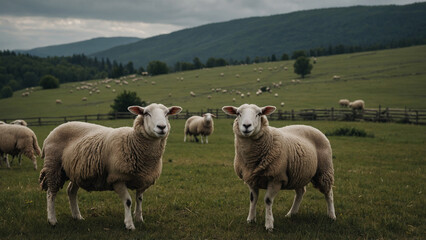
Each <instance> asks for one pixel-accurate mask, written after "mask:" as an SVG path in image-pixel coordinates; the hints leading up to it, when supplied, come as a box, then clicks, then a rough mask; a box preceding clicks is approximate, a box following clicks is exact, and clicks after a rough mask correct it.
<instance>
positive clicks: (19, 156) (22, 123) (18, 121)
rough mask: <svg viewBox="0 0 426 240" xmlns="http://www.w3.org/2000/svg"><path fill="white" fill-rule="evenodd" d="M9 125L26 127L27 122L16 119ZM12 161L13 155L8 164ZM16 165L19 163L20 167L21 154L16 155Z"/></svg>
mask: <svg viewBox="0 0 426 240" xmlns="http://www.w3.org/2000/svg"><path fill="white" fill-rule="evenodd" d="M10 124H14V125H21V126H24V127H26V126H28V124H27V122H26V121H25V120H21V119H17V120H15V121H12V122H10ZM39 155H40V154H39ZM13 159H15V155H12V159H11V160H10V163H12V162H13ZM18 163H19V166H21V163H22V153H19V154H18Z"/></svg>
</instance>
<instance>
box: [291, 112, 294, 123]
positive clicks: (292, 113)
mask: <svg viewBox="0 0 426 240" xmlns="http://www.w3.org/2000/svg"><path fill="white" fill-rule="evenodd" d="M291 120H292V121H294V109H291Z"/></svg>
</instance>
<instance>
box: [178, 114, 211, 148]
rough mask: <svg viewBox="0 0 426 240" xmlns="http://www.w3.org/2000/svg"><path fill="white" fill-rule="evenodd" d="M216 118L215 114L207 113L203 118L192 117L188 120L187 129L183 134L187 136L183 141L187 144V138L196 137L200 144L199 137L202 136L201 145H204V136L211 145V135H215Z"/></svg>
mask: <svg viewBox="0 0 426 240" xmlns="http://www.w3.org/2000/svg"><path fill="white" fill-rule="evenodd" d="M214 117H216V116H215V115H214V114H211V113H205V114H203V116H202V117H200V116H192V117H190V118H188V119H187V120H186V123H185V128H184V130H183V133H184V134H185V136H184V138H183V141H184V142H186V136H187V135H189V136H194V139H195V141H196V142H198V138H197V136H198V135H201V143H203V136H204V137H205V138H206V143H209V135H211V134H212V133H213V130H214V123H213V118H214Z"/></svg>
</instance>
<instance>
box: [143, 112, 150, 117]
mask: <svg viewBox="0 0 426 240" xmlns="http://www.w3.org/2000/svg"><path fill="white" fill-rule="evenodd" d="M143 115H144V116H145V117H146V116H149V117H151V114H149V112H144V113H143Z"/></svg>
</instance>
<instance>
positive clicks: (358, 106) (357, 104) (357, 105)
mask: <svg viewBox="0 0 426 240" xmlns="http://www.w3.org/2000/svg"><path fill="white" fill-rule="evenodd" d="M349 107H350V108H352V110H364V108H365V103H364V100H355V101H353V102H350V103H349Z"/></svg>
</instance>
